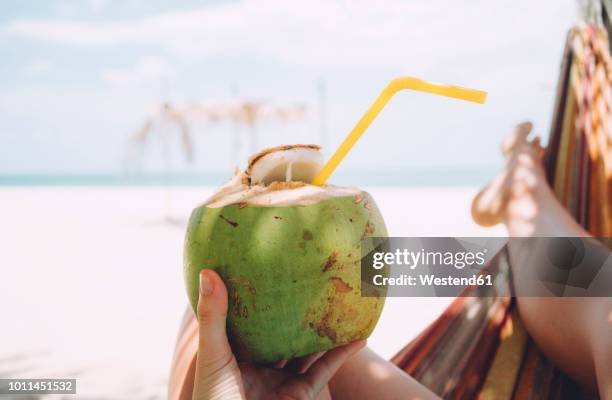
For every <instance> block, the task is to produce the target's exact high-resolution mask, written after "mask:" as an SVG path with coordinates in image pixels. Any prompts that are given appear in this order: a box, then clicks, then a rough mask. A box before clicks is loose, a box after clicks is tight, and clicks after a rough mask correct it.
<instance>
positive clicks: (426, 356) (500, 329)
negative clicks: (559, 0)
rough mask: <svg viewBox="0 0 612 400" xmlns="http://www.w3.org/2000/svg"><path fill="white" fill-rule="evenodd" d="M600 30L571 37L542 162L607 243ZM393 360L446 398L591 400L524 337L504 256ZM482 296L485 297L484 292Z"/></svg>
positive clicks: (193, 347)
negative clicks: (488, 283)
mask: <svg viewBox="0 0 612 400" xmlns="http://www.w3.org/2000/svg"><path fill="white" fill-rule="evenodd" d="M608 49H609V44H608V39H607V35H606V33H605V31H602V30H599V29H597V28H594V27H592V26H585V27H579V28H575V29H573V30H572V31H571V32H570V33H569V35H568V40H567V44H566V49H565V53H564V56H563V62H562V66H561V74H560V79H559V84H558V87H557V97H556V102H555V108H554V117H553V121H552V125H551V134H550V138H549V145H548V147H547V152H546V157H545V163H546V171H547V176H548V180H549V182H550V184H551V186H552V187H553V188H554V190H555V193H556V195H557V197H558V198H559V200H560V201H561V203H562V204H563V205H564V206H565V207H567V209H568V210H569V211H570V212H571V214H572V215H573V216H574V217H575V218H576V220H577V221H578V222H580V223H581V224H582V225H583V226H584V227H585V228H587V229H588V230H589V232H591V233H592V234H593V235H599V236H612V62H611V59H610V53H609V50H608ZM488 270H489V271H490V272H492V273H493V275H494V276H495V281H496V285H494V288H491V287H486V288H483V287H469V288H466V290H465V291H464V292H463V293H462V295H461V296H459V297H457V298H456V299H455V300H454V301H453V303H452V304H451V305H450V306H449V307H448V309H447V310H446V311H445V312H444V313H443V314H442V315H441V316H440V317H439V318H438V319H437V320H436V321H435V322H434V323H433V324H431V325H430V326H429V327H428V328H427V329H426V330H425V331H424V332H422V333H421V334H420V335H419V336H418V337H417V338H416V339H414V340H413V341H412V342H411V343H410V344H408V345H407V346H406V347H405V348H404V349H402V350H401V351H400V352H399V353H398V354H397V355H396V356H395V357H393V358H392V360H391V361H392V362H393V363H395V364H396V365H397V366H398V367H399V368H401V369H403V370H404V371H405V372H406V373H408V374H410V375H411V376H412V377H414V378H415V379H417V380H418V381H420V382H421V383H422V384H423V385H425V386H426V387H428V388H429V389H431V390H432V391H433V392H435V393H437V394H438V395H439V396H441V397H443V398H445V399H473V398H477V399H483V400H488V399H491V400H493V399H495V400H505V399H572V400H574V399H594V398H595V397H593V396H592V395H589V394H587V392H586V391H585V390H583V389H582V388H581V387H580V386H579V385H578V384H576V383H575V382H573V381H572V380H571V379H570V378H569V377H567V376H566V375H565V374H563V373H562V372H561V371H559V370H558V369H557V368H555V367H554V366H553V365H552V363H551V362H550V361H549V360H548V359H547V358H546V357H545V356H544V355H543V354H542V353H541V352H540V350H539V349H538V347H537V346H536V345H535V343H534V342H533V341H532V340H531V339H530V338H529V336H528V334H527V333H526V331H525V329H524V327H523V325H522V322H521V320H520V317H519V316H518V313H517V312H516V304H515V301H514V300H513V298H512V295H511V293H512V292H511V287H510V284H509V282H510V275H509V274H510V268H509V264H508V255H507V252H506V250H505V249H503V250H502V251H500V253H499V254H497V255H496V256H495V257H494V258H493V259H492V261H491V263H490V265H489V266H488ZM487 291H488V292H487ZM197 343H198V325H197V322H196V320H195V319H194V317H193V313H192V312H191V311H190V310H187V312H186V314H185V317H184V319H183V323H182V326H181V329H180V333H179V337H178V341H177V344H176V349H175V355H174V360H173V362H172V370H171V377H170V383H169V393H168V398H169V399H171V400H176V399H191V392H192V389H193V378H194V375H195V357H196V353H197Z"/></svg>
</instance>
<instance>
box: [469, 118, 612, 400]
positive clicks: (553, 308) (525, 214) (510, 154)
mask: <svg viewBox="0 0 612 400" xmlns="http://www.w3.org/2000/svg"><path fill="white" fill-rule="evenodd" d="M530 130H531V124H521V125H519V126H518V127H517V129H516V130H515V132H514V134H513V135H512V136H511V137H510V139H509V140H508V141H507V143H509V144H510V145H508V146H506V148H505V149H504V153H505V156H506V159H507V166H506V168H505V170H504V171H503V172H502V174H500V176H498V177H497V178H496V179H495V180H494V181H493V182H492V183H491V184H490V185H489V186H488V187H486V188H485V189H484V190H483V191H482V192H481V193H480V194H479V195H478V196H477V197H476V198H475V199H474V203H473V206H472V214H473V216H474V219H475V220H476V221H477V222H479V223H481V224H483V225H494V224H495V223H498V222H503V223H504V224H505V225H506V227H507V228H508V233H509V235H510V236H511V237H517V236H588V233H587V232H586V231H585V230H584V229H583V228H582V227H581V226H580V225H578V224H577V223H576V222H575V221H574V220H573V219H572V217H571V216H570V215H569V214H568V213H567V211H566V210H565V209H564V208H563V207H562V206H561V204H560V203H559V202H558V201H557V200H556V198H555V196H554V193H553V192H552V190H551V188H550V187H549V186H548V184H547V182H546V179H545V174H544V169H543V167H542V162H541V161H542V160H541V154H542V151H541V148H540V145H539V141H537V139H536V140H534V141H528V140H527V135H528V134H529V131H530ZM514 268H515V273H520V271H517V269H520V265H517V266H514ZM518 306H519V311H520V313H521V316H522V318H523V320H524V322H525V326H526V327H527V330H528V331H529V333H530V334H531V336H532V337H533V338H534V340H535V341H536V342H537V343H538V345H539V346H540V348H541V349H542V350H543V351H544V352H545V353H546V354H547V355H548V356H549V357H550V358H551V359H552V360H553V361H555V363H556V364H557V365H558V366H559V367H560V368H562V369H563V370H565V371H566V372H567V373H568V374H570V375H571V376H573V377H574V378H575V379H577V380H578V381H580V382H582V383H584V384H586V385H589V386H591V387H593V388H595V387H597V388H598V389H599V393H600V396H601V397H602V398H604V399H612V298H603V297H601V298H560V297H558V298H555V297H547V298H543V297H542V298H537V297H520V298H519V299H518Z"/></svg>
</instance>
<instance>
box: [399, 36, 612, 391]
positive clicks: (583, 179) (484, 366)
mask: <svg viewBox="0 0 612 400" xmlns="http://www.w3.org/2000/svg"><path fill="white" fill-rule="evenodd" d="M545 167H546V172H547V177H548V180H549V182H550V184H551V186H552V187H553V188H554V191H555V194H556V196H557V198H558V199H559V201H560V202H561V203H562V204H563V205H564V206H565V207H566V208H567V209H568V210H569V212H570V213H571V214H572V216H573V217H574V218H575V219H576V220H577V221H578V222H579V223H580V224H581V225H582V226H584V227H585V228H586V229H587V230H588V231H589V232H590V233H591V234H593V235H598V236H608V237H609V236H612V60H611V58H610V52H609V44H608V38H607V34H606V32H605V31H604V30H601V29H599V28H595V27H594V26H583V27H576V28H574V29H572V30H571V31H570V33H569V35H568V39H567V44H566V47H565V52H564V55H563V62H562V65H561V73H560V77H559V84H558V87H557V98H556V102H555V108H554V118H553V122H552V126H551V133H550V138H549V145H548V147H547V149H546V155H545ZM489 268H490V269H491V271H493V272H494V273H495V274H496V275H497V278H496V279H499V278H500V277H501V278H502V280H503V281H504V282H509V275H508V274H509V267H508V255H507V252H506V250H505V249H504V250H502V251H501V252H500V253H499V254H498V255H497V256H496V257H495V258H494V259H493V260H492V262H491V265H490V266H489ZM475 290H481V289H476V288H468V289H466V291H465V292H464V293H463V297H458V298H457V299H456V300H455V301H454V302H453V303H452V304H451V305H450V307H449V308H448V309H447V310H446V311H445V312H444V313H443V314H442V315H441V316H440V318H439V319H438V320H437V321H435V322H434V323H433V324H432V325H431V326H430V327H429V328H428V329H427V330H426V331H425V332H423V333H422V334H421V335H420V336H419V337H417V338H416V339H415V340H414V341H413V342H411V343H410V344H409V345H408V346H406V347H405V348H404V349H403V350H402V351H400V352H399V354H397V355H396V356H395V357H394V358H393V360H392V361H393V362H394V363H395V364H397V365H398V366H399V367H400V368H402V369H403V370H404V371H406V372H407V373H408V374H410V375H412V376H413V377H414V378H415V379H417V380H419V381H420V382H421V383H422V384H423V385H425V386H427V387H428V388H430V389H431V390H432V391H434V392H435V393H437V394H438V395H440V396H441V397H443V398H445V399H472V398H478V399H495V400H504V399H572V400H573V399H591V398H593V397H592V396H589V395H588V394H587V393H586V391H585V390H583V389H582V388H580V386H579V385H578V384H576V383H575V382H573V381H572V380H571V379H570V378H569V377H567V376H566V375H565V374H563V373H562V372H561V371H559V370H558V369H556V368H555V367H554V365H552V364H551V362H550V361H549V360H548V359H547V358H546V357H545V356H544V355H543V354H542V353H541V352H540V350H539V349H538V348H537V346H536V345H535V344H534V342H533V341H532V340H531V339H530V338H529V336H528V335H527V333H526V331H525V329H524V327H523V325H522V323H521V320H520V318H519V316H518V314H517V312H516V305H515V302H514V300H513V299H512V298H511V296H510V287H509V285H507V284H506V285H502V286H501V288H498V289H491V290H497V293H489V295H493V297H480V298H479V297H467V296H470V295H473V294H474V293H473V291H475Z"/></svg>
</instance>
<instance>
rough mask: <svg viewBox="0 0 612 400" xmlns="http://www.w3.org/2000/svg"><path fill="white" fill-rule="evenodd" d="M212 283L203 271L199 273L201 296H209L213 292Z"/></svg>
mask: <svg viewBox="0 0 612 400" xmlns="http://www.w3.org/2000/svg"><path fill="white" fill-rule="evenodd" d="M214 288H215V287H214V285H213V282H212V281H211V280H210V278H209V277H208V276H207V274H206V272H205V270H202V271H201V272H200V293H201V294H202V296H210V295H211V294H212V292H213V290H214Z"/></svg>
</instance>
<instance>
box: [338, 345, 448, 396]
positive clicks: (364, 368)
mask: <svg viewBox="0 0 612 400" xmlns="http://www.w3.org/2000/svg"><path fill="white" fill-rule="evenodd" d="M329 388H330V390H331V394H332V398H333V399H351V400H361V399H364V400H366V399H368V400H369V399H381V400H390V399H406V400H411V399H414V400H416V399H419V400H428V399H439V397H438V396H436V395H435V394H434V393H432V392H431V391H430V390H429V389H427V388H426V387H424V386H423V385H421V384H420V383H419V382H417V381H416V380H415V379H413V378H412V377H410V375H408V374H406V373H405V372H404V371H402V370H401V369H399V368H397V367H396V366H395V365H393V364H391V363H390V362H389V361H387V360H385V359H383V358H381V357H380V356H378V355H377V354H376V353H374V352H373V351H372V350H370V349H367V348H366V349H363V350H361V351H360V352H359V353H357V354H355V355H354V356H353V357H352V358H351V359H349V360H348V361H347V362H346V363H344V365H343V366H342V368H340V370H339V371H338V372H337V373H336V375H334V378H333V379H332V380H331V381H330V382H329Z"/></svg>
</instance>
